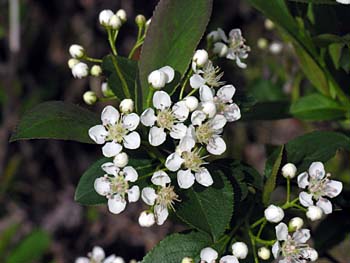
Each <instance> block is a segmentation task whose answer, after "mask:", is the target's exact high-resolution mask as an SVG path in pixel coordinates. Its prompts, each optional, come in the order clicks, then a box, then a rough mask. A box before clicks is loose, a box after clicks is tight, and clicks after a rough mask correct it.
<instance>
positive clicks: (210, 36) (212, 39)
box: [207, 30, 221, 42]
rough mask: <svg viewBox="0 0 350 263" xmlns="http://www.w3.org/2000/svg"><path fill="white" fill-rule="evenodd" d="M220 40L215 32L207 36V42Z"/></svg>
mask: <svg viewBox="0 0 350 263" xmlns="http://www.w3.org/2000/svg"><path fill="white" fill-rule="evenodd" d="M220 39H221V36H220V34H219V32H218V31H217V30H214V31H211V32H210V33H209V34H208V35H207V40H208V41H212V42H217V41H219V40H220Z"/></svg>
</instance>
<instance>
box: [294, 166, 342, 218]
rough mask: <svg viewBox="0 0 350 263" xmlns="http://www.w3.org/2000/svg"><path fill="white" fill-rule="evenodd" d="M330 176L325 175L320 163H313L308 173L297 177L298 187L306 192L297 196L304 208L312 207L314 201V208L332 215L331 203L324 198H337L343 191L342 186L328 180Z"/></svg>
mask: <svg viewBox="0 0 350 263" xmlns="http://www.w3.org/2000/svg"><path fill="white" fill-rule="evenodd" d="M330 176H331V175H330V174H329V173H327V174H326V172H325V170H324V166H323V164H322V163H321V162H313V163H312V164H311V165H310V167H309V171H308V172H304V173H302V174H300V175H299V176H298V185H299V187H300V188H302V189H305V188H307V190H308V191H307V192H301V193H300V194H299V200H300V203H301V204H302V205H303V206H305V207H309V206H313V205H314V200H315V201H316V206H318V207H319V208H321V209H322V210H323V212H324V213H325V214H330V213H332V210H333V209H332V203H331V202H330V201H329V200H328V199H326V198H325V197H329V198H333V197H336V196H338V195H339V194H340V192H341V191H342V189H343V184H342V183H341V182H339V181H334V180H330V179H328V178H329V177H330Z"/></svg>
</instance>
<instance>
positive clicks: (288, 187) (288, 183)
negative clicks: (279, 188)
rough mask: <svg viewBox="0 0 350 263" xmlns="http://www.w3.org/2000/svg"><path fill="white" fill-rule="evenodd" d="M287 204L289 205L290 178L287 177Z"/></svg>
mask: <svg viewBox="0 0 350 263" xmlns="http://www.w3.org/2000/svg"><path fill="white" fill-rule="evenodd" d="M286 203H287V204H289V203H290V178H289V177H287V201H286Z"/></svg>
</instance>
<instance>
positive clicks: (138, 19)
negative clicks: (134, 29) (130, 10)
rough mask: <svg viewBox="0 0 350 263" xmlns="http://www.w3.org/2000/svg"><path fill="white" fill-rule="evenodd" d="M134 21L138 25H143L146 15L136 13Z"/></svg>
mask: <svg viewBox="0 0 350 263" xmlns="http://www.w3.org/2000/svg"><path fill="white" fill-rule="evenodd" d="M135 23H136V25H138V26H139V27H143V26H144V25H145V24H146V17H145V16H144V15H137V16H136V17H135Z"/></svg>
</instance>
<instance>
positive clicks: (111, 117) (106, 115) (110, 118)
mask: <svg viewBox="0 0 350 263" xmlns="http://www.w3.org/2000/svg"><path fill="white" fill-rule="evenodd" d="M119 117H120V114H119V111H118V110H117V109H116V108H114V107H113V106H111V105H108V106H106V107H105V108H104V109H103V111H102V113H101V120H102V124H103V125H107V124H110V125H114V124H116V122H117V121H118V120H119Z"/></svg>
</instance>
